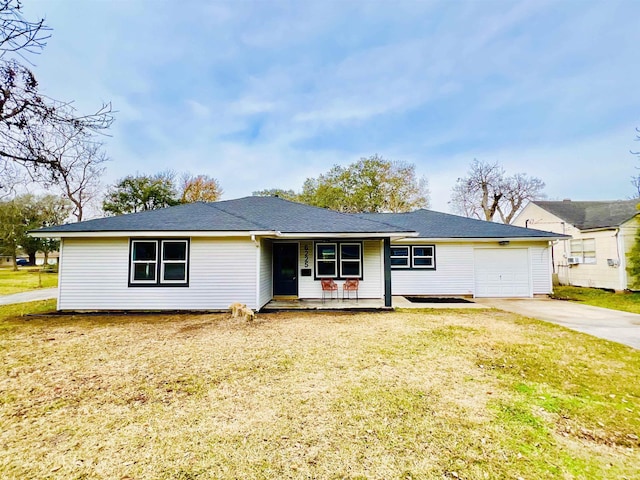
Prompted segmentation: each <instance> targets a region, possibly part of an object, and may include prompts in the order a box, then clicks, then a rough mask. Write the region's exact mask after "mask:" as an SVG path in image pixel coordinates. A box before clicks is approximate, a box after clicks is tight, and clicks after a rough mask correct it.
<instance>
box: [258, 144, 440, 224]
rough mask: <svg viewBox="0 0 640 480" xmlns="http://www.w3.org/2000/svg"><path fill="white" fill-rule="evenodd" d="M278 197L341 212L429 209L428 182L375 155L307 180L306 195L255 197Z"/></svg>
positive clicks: (406, 166)
mask: <svg viewBox="0 0 640 480" xmlns="http://www.w3.org/2000/svg"><path fill="white" fill-rule="evenodd" d="M274 193H275V194H278V196H281V197H283V198H287V199H289V200H294V201H299V202H301V203H306V204H308V205H313V206H316V207H322V208H329V209H331V210H336V211H339V212H350V213H355V212H408V211H411V210H415V209H417V208H425V207H428V206H429V189H428V184H427V180H426V179H425V178H418V177H417V176H416V171H415V166H414V165H411V164H408V163H405V162H399V161H390V160H385V159H384V158H382V157H380V156H378V155H373V156H371V157H369V158H361V159H360V160H359V161H357V162H355V163H352V164H351V165H348V166H347V167H342V166H339V165H334V166H333V167H332V168H331V169H330V170H329V171H328V172H327V173H324V174H321V175H319V176H318V177H317V178H307V179H306V180H305V182H304V185H303V186H302V192H300V193H299V194H296V193H295V192H293V191H291V190H280V189H271V190H261V191H259V192H254V195H271V194H274Z"/></svg>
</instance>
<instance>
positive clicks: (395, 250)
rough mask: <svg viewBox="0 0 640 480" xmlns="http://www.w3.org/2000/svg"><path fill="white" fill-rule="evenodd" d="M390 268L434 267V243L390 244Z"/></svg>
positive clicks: (429, 268) (422, 268) (431, 268)
mask: <svg viewBox="0 0 640 480" xmlns="http://www.w3.org/2000/svg"><path fill="white" fill-rule="evenodd" d="M390 257H391V258H390V261H391V268H392V269H394V270H396V269H401V268H406V269H412V270H413V269H419V270H435V269H436V246H435V245H392V246H391V255H390Z"/></svg>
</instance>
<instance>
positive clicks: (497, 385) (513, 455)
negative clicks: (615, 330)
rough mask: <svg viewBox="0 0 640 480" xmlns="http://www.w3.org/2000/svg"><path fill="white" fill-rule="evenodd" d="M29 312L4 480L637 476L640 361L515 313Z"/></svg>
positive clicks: (5, 442) (2, 414)
mask: <svg viewBox="0 0 640 480" xmlns="http://www.w3.org/2000/svg"><path fill="white" fill-rule="evenodd" d="M38 308H40V309H42V304H39V306H38ZM3 315H4V319H2V316H3ZM14 315H15V310H11V311H10V310H2V309H0V360H1V362H2V366H3V370H2V371H0V375H1V376H0V424H1V425H2V429H1V431H0V473H1V474H2V477H3V478H61V479H62V478H65V479H66V478H96V479H97V478H105V479H106V478H118V479H122V478H130V479H143V478H154V479H155V478H160V479H163V478H166V479H191V478H197V479H200V478H203V479H204V478H207V479H208V478H212V479H213V478H216V479H218V478H221V479H227V478H228V479H233V478H255V479H258V478H321V479H324V478H326V479H338V478H372V479H389V478H398V479H400V478H402V479H407V478H461V479H476V478H480V479H483V478H491V479H494V478H510V479H515V478H519V477H521V478H526V479H536V478H540V479H542V478H545V479H546V478H551V477H557V478H585V479H587V478H589V479H591V478H638V476H637V475H638V473H637V472H638V466H639V465H640V454H639V448H640V443H639V441H638V435H639V433H640V384H639V383H638V376H639V374H640V353H639V352H637V351H635V350H633V349H631V348H627V347H624V346H621V345H618V344H614V343H611V342H606V341H603V340H597V339H594V338H592V337H589V336H586V335H582V334H579V333H575V332H571V331H568V330H565V329H562V328H560V327H556V326H553V325H547V324H544V323H542V322H537V321H533V320H529V319H525V318H522V317H518V316H515V315H512V314H508V313H503V312H497V311H489V310H487V311H485V310H482V311H473V312H464V313H461V312H450V311H434V310H431V311H412V312H401V313H382V314H377V313H360V314H356V313H352V312H349V313H335V312H332V313H300V312H295V313H293V312H292V313H276V314H261V315H259V316H258V318H257V319H256V321H254V322H252V323H245V322H244V321H242V320H238V319H231V318H230V317H229V316H228V315H222V314H212V315H185V314H180V315H148V316H132V317H122V316H104V317H100V316H82V315H74V316H41V317H37V316H31V317H28V318H27V317H16V316H14Z"/></svg>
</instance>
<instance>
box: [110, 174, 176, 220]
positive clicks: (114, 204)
mask: <svg viewBox="0 0 640 480" xmlns="http://www.w3.org/2000/svg"><path fill="white" fill-rule="evenodd" d="M174 178H175V174H173V173H171V172H163V173H158V174H156V175H138V176H135V177H134V176H132V175H129V176H127V177H124V178H123V179H121V180H119V181H118V182H117V183H116V184H115V185H114V186H112V187H111V189H110V191H109V192H108V193H107V196H106V198H105V199H104V201H103V203H102V209H103V210H104V212H105V213H106V214H107V215H122V214H124V213H135V212H142V211H145V210H156V209H158V208H164V207H171V206H173V205H179V204H180V199H179V196H178V193H177V191H176V187H175V182H174Z"/></svg>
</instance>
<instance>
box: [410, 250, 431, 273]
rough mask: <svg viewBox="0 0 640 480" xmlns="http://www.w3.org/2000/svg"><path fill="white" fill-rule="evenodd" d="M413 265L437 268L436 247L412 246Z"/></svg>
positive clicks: (414, 266) (415, 266)
mask: <svg viewBox="0 0 640 480" xmlns="http://www.w3.org/2000/svg"><path fill="white" fill-rule="evenodd" d="M411 250H412V252H411V260H412V262H411V266H412V267H413V268H435V267H436V263H435V254H434V250H435V247H434V246H433V245H424V246H413V247H411Z"/></svg>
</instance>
